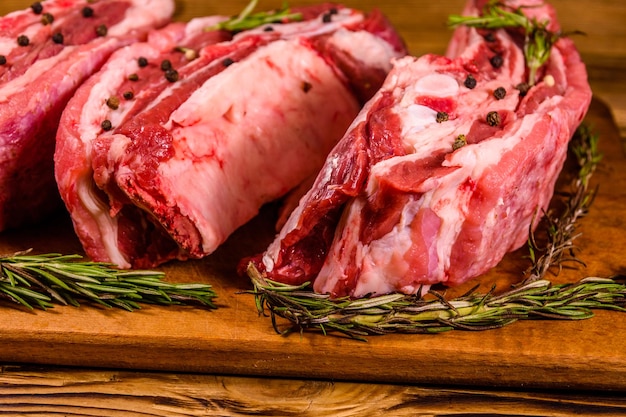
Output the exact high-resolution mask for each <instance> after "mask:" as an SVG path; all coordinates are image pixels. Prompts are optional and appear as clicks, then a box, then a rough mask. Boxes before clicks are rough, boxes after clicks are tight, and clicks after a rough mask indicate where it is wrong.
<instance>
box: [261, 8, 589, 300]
mask: <svg viewBox="0 0 626 417" xmlns="http://www.w3.org/2000/svg"><path fill="white" fill-rule="evenodd" d="M478 3H481V4H482V3H484V2H478ZM503 4H504V6H505V7H507V5H508V6H511V7H520V6H532V7H523V8H521V9H520V10H523V11H524V13H532V14H533V18H535V19H537V21H538V22H543V21H546V22H547V28H548V29H549V30H552V31H555V32H556V31H558V30H559V27H558V22H557V20H556V19H555V12H554V10H553V8H552V7H550V6H549V5H546V4H544V3H543V2H537V1H526V2H521V1H515V2H512V1H505V2H503ZM480 11H481V7H479V6H478V5H477V4H475V3H474V2H470V4H469V6H468V7H467V9H466V11H465V13H466V14H474V15H478V14H479V13H480ZM521 39H523V37H522V38H521ZM519 40H520V36H519V33H515V31H511V32H509V31H507V30H504V29H498V30H489V31H479V30H476V29H471V28H466V27H464V28H460V29H458V30H457V31H456V32H455V34H454V37H453V40H452V42H451V44H450V51H451V56H449V57H442V56H435V55H425V56H422V57H420V58H414V57H405V58H402V59H399V60H397V61H396V62H395V65H394V68H393V69H392V71H391V73H390V74H389V76H388V78H387V79H386V81H385V83H384V85H383V86H382V88H381V89H380V91H379V92H378V93H377V94H376V95H375V96H374V97H373V98H372V99H371V100H370V101H369V102H368V103H367V104H366V106H365V107H364V109H363V110H362V112H361V113H360V114H359V116H358V117H357V118H356V120H355V121H354V122H353V124H352V126H351V127H350V129H349V130H348V132H347V134H346V135H345V136H344V137H343V139H342V140H341V141H340V142H339V143H338V144H337V146H336V147H335V148H334V150H333V151H332V152H331V153H330V155H329V157H328V158H327V160H326V163H325V165H324V167H323V168H322V170H321V172H320V174H319V176H318V177H317V179H316V182H315V184H314V185H313V187H312V189H311V190H310V191H309V192H308V194H307V195H306V196H305V197H304V198H303V199H302V200H301V203H300V205H299V206H298V208H297V209H296V210H295V211H294V212H293V213H292V215H291V217H290V218H289V220H288V221H287V223H286V225H285V226H284V227H283V229H282V230H281V231H280V233H279V235H278V236H277V238H276V240H275V241H274V242H273V243H272V244H271V246H270V247H269V248H268V249H267V251H266V252H265V253H264V254H263V255H262V256H259V257H258V258H257V259H256V260H255V261H254V262H255V263H256V266H257V267H258V268H259V269H260V270H261V271H263V272H264V273H265V275H266V276H268V277H270V278H271V279H273V280H276V281H281V282H285V283H293V284H300V283H303V282H306V281H313V287H314V289H315V291H317V292H320V293H330V294H331V295H333V296H345V295H348V296H352V297H362V296H365V295H367V294H384V293H389V292H403V293H416V292H418V291H419V290H420V288H423V289H427V288H428V287H429V286H430V285H432V284H435V283H443V284H446V285H454V284H458V283H462V282H464V281H466V280H468V279H470V278H473V277H476V276H478V275H480V274H481V273H484V272H486V271H487V270H488V269H490V268H492V267H493V266H495V265H496V264H497V263H498V262H499V261H500V260H501V259H502V258H503V256H504V255H505V253H506V252H508V251H512V250H514V249H517V248H519V247H520V246H521V245H523V244H524V243H525V242H526V240H527V238H528V233H529V227H530V225H531V221H532V220H533V218H534V216H535V215H536V214H541V212H542V209H546V208H547V206H548V203H549V201H550V199H551V196H552V194H553V190H554V184H555V181H556V179H557V176H558V174H559V172H560V170H561V169H562V166H563V162H564V160H565V157H566V150H567V145H568V141H569V139H570V138H571V136H572V135H573V133H574V130H575V129H576V128H577V126H578V125H579V124H580V122H581V121H582V119H583V117H584V115H585V113H586V111H587V109H588V106H589V103H590V100H591V91H590V88H589V85H588V82H587V74H586V70H585V66H584V65H583V63H582V62H581V59H580V57H579V54H578V53H577V51H576V49H575V47H574V44H573V43H572V41H571V40H570V39H567V38H561V39H559V40H558V41H557V42H556V44H555V45H554V47H553V48H552V51H551V55H550V58H549V61H548V62H547V63H546V64H545V65H544V66H543V67H542V68H541V69H540V71H539V82H538V83H536V84H535V85H534V86H532V87H531V88H530V89H529V90H527V91H526V89H525V88H521V86H524V85H525V84H523V83H526V82H527V76H528V75H527V69H526V65H525V57H524V54H523V50H522V47H521V44H520V42H519Z"/></svg>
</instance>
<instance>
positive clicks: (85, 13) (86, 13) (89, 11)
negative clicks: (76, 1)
mask: <svg viewBox="0 0 626 417" xmlns="http://www.w3.org/2000/svg"><path fill="white" fill-rule="evenodd" d="M82 13H83V17H93V9H92V8H91V7H89V6H85V7H83V10H82Z"/></svg>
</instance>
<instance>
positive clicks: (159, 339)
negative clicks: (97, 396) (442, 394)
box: [0, 100, 626, 390]
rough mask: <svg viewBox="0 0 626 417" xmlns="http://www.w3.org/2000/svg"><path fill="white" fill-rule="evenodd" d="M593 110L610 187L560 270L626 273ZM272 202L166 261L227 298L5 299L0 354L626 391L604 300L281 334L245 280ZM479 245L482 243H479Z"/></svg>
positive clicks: (507, 267)
mask: <svg viewBox="0 0 626 417" xmlns="http://www.w3.org/2000/svg"><path fill="white" fill-rule="evenodd" d="M587 122H588V123H590V124H592V126H594V129H595V131H596V132H598V133H599V134H600V136H601V142H600V143H601V150H602V152H603V153H604V159H603V162H602V164H601V166H600V167H599V169H598V172H597V174H596V175H595V176H594V182H596V183H597V184H599V186H600V190H599V194H598V197H597V199H596V201H595V203H594V205H593V207H592V209H591V213H590V215H589V216H588V217H586V218H584V219H583V220H582V221H581V222H580V224H581V229H580V230H581V231H582V233H583V236H582V237H581V238H580V239H579V241H578V243H579V246H580V248H581V252H580V257H581V258H582V259H584V260H585V261H586V262H587V267H586V268H584V269H578V270H566V271H564V272H563V273H561V274H560V275H559V276H558V277H555V278H554V280H555V282H566V281H575V280H577V279H580V278H582V277H584V276H589V275H598V276H610V275H614V274H616V273H620V272H622V273H623V272H625V271H626V257H624V255H623V251H624V248H625V242H626V240H625V238H624V233H623V231H624V226H625V221H624V215H625V214H626V210H625V209H624V204H625V203H626V195H625V190H626V172H625V170H624V167H625V163H626V157H625V155H624V152H623V148H622V145H621V143H620V138H619V135H618V134H617V130H616V127H615V125H614V123H613V122H612V120H611V118H610V113H609V111H608V109H607V108H606V106H604V104H603V103H601V102H600V101H598V100H595V101H594V102H593V105H592V107H591V110H590V112H589V115H588V117H587ZM274 216H275V210H274V208H273V207H266V208H265V209H264V210H263V212H262V213H261V214H260V215H259V216H258V217H257V218H255V219H254V220H253V221H251V222H250V223H249V224H247V225H246V226H244V227H243V228H242V229H241V230H239V231H237V233H235V235H234V236H233V237H232V238H231V239H230V240H229V241H228V242H227V243H226V244H225V245H224V246H223V247H222V248H221V249H220V250H218V252H217V253H215V254H214V255H212V256H210V257H209V258H207V259H204V260H201V261H193V262H186V263H179V262H176V263H173V264H171V265H168V266H167V267H165V268H164V270H165V271H166V273H167V276H168V279H169V280H172V281H181V282H182V281H185V282H205V283H210V284H212V285H214V287H215V289H216V291H217V292H218V294H219V299H218V304H219V308H218V309H217V310H213V311H207V310H203V309H197V308H189V307H155V306H149V307H145V308H144V309H142V310H140V311H137V312H132V313H129V312H126V311H121V310H107V309H101V308H92V307H81V308H74V307H56V308H54V309H52V310H49V311H47V312H42V311H35V312H30V311H25V310H21V309H18V308H13V307H11V306H8V305H2V306H0V312H1V314H2V320H0V362H3V363H7V362H29V363H39V364H55V365H77V366H84V367H114V368H132V369H147V370H169V371H193V372H196V371H197V372H210V373H218V374H238V375H265V376H274V377H297V378H323V379H332V380H362V381H377V382H401V383H413V382H415V383H428V384H448V385H450V384H464V385H467V384H472V385H481V386H494V385H500V386H502V385H506V386H514V387H524V388H532V387H551V388H586V389H590V388H593V389H595V388H597V389H621V390H625V389H626V347H624V343H623V341H624V340H626V313H615V312H599V313H598V314H597V316H596V317H594V318H593V319H589V320H584V321H580V322H564V321H561V322H556V321H550V322H549V321H528V322H518V323H515V324H513V325H511V326H509V327H506V328H503V329H499V330H491V331H484V332H465V331H453V332H450V333H446V334H440V335H387V336H374V337H370V338H369V340H368V342H359V341H354V340H349V339H346V338H341V337H330V336H326V337H325V336H321V335H317V334H306V333H305V334H303V335H298V334H293V335H291V336H289V337H283V336H279V335H277V334H276V333H275V332H274V330H273V328H272V325H271V321H270V320H269V319H268V318H267V317H263V316H259V314H258V312H257V310H256V307H255V304H254V299H253V297H252V296H251V295H248V294H241V291H242V290H246V289H250V283H249V281H248V280H247V279H246V278H241V277H237V276H236V274H235V273H234V267H235V265H236V263H237V261H238V260H239V258H240V257H241V256H245V255H249V254H251V253H255V252H257V251H260V250H262V249H263V248H264V247H265V245H266V244H267V243H268V242H269V240H270V239H271V237H272V233H273V229H272V219H273V218H274ZM30 247H32V248H34V249H35V250H36V251H38V252H47V251H56V252H62V253H76V252H78V253H80V251H81V247H80V244H79V243H78V241H77V240H76V238H75V236H74V234H73V231H72V228H71V224H70V221H69V219H68V218H67V216H66V215H65V214H61V215H60V216H59V218H56V219H53V220H51V221H49V222H47V223H45V224H43V225H41V226H40V227H37V228H32V229H24V230H18V231H14V232H10V233H4V234H2V235H0V252H5V253H6V252H12V251H17V250H23V249H26V248H30ZM470 256H471V254H470ZM526 266H527V264H526V261H525V260H523V259H522V254H521V253H514V254H511V255H510V256H508V257H507V258H506V259H505V260H504V261H503V262H502V263H501V265H500V266H498V268H496V269H495V270H494V271H492V272H490V273H489V274H487V275H486V276H484V277H482V278H480V279H479V281H480V282H481V283H482V284H483V287H482V289H481V290H483V291H484V290H485V289H488V288H490V287H491V284H492V283H494V282H496V283H498V285H499V287H498V288H502V289H504V288H506V286H507V284H509V283H513V282H517V281H519V279H520V277H521V272H522V271H523V269H524V268H525V267H526Z"/></svg>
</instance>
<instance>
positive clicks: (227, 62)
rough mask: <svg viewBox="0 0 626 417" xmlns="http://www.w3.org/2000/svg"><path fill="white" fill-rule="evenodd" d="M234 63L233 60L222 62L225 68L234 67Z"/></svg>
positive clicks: (226, 59) (228, 59)
mask: <svg viewBox="0 0 626 417" xmlns="http://www.w3.org/2000/svg"><path fill="white" fill-rule="evenodd" d="M234 63H235V61H233V60H232V59H230V58H225V59H224V60H223V61H222V65H224V66H225V67H230V66H231V65H233V64H234Z"/></svg>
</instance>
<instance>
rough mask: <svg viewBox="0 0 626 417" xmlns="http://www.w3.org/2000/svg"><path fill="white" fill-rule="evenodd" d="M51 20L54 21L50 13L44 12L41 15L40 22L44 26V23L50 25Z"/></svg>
mask: <svg viewBox="0 0 626 417" xmlns="http://www.w3.org/2000/svg"><path fill="white" fill-rule="evenodd" d="M52 22H54V16H52V14H50V13H44V14H43V15H42V16H41V24H42V25H44V26H46V25H51V24H52Z"/></svg>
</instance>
